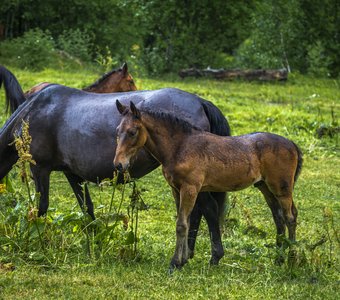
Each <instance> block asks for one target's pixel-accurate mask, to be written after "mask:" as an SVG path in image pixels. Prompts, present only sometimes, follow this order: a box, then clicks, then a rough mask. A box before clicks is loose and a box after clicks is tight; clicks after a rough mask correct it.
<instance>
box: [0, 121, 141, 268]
mask: <svg viewBox="0 0 340 300" xmlns="http://www.w3.org/2000/svg"><path fill="white" fill-rule="evenodd" d="M31 141H32V138H31V136H30V135H29V122H28V121H27V122H25V121H23V124H22V129H21V132H20V134H19V133H17V134H16V136H15V140H14V142H13V144H14V145H15V147H16V150H17V152H18V156H19V159H18V161H17V163H16V166H17V168H18V169H19V174H20V176H21V179H22V182H23V183H24V186H25V190H24V192H23V191H22V190H19V191H18V190H13V191H12V192H10V191H8V190H7V189H5V186H4V184H2V185H1V193H0V197H1V210H0V219H2V220H3V221H1V222H0V242H1V243H0V262H1V261H6V262H7V261H11V260H12V259H18V258H21V259H24V260H25V261H26V260H28V261H31V262H36V263H40V264H43V265H46V266H58V264H59V263H74V261H78V262H81V261H83V262H86V261H87V262H88V261H92V262H94V263H100V262H102V261H106V260H109V259H110V258H111V257H115V258H124V259H126V258H134V257H136V256H137V241H138V238H137V236H138V231H137V230H138V210H139V207H140V203H141V202H142V199H141V195H140V191H139V190H138V188H137V185H136V182H131V183H129V184H123V185H121V184H117V176H115V177H114V179H112V180H106V181H104V182H103V183H102V184H101V189H104V188H105V189H112V190H111V199H110V202H109V203H107V204H104V205H102V207H101V213H98V216H97V219H96V220H92V219H91V218H90V217H89V215H88V214H87V212H86V207H82V208H81V210H79V209H78V210H77V211H75V210H73V211H71V212H69V213H64V212H63V213H61V212H59V211H49V212H48V215H47V216H41V217H38V210H37V206H38V203H39V196H40V195H39V193H37V192H35V189H34V181H33V180H32V178H31V176H30V171H29V165H30V164H33V165H34V164H35V163H36V162H35V161H34V159H33V157H32V155H31V154H30V144H31ZM126 190H129V192H130V193H131V195H130V197H126ZM117 191H118V192H117ZM116 194H117V195H116ZM117 200H118V203H119V205H118V207H117V206H116V205H114V202H116V201H117Z"/></svg>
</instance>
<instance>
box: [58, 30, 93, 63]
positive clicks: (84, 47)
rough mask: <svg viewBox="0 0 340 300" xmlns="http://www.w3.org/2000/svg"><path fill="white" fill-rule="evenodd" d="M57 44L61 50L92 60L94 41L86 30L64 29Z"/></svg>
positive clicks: (83, 59) (82, 58)
mask: <svg viewBox="0 0 340 300" xmlns="http://www.w3.org/2000/svg"><path fill="white" fill-rule="evenodd" d="M57 45H58V48H59V49H60V50H63V51H65V52H66V53H68V54H70V55H71V56H73V57H76V58H79V59H80V60H82V61H87V62H88V61H90V60H91V48H92V42H91V37H90V35H89V34H88V33H87V32H86V31H81V30H79V29H75V30H73V29H69V30H64V31H63V33H62V34H61V35H59V37H58V40H57Z"/></svg>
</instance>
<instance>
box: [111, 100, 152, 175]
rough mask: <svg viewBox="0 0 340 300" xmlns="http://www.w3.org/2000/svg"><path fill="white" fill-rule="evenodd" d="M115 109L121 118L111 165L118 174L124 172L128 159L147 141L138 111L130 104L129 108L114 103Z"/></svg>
mask: <svg viewBox="0 0 340 300" xmlns="http://www.w3.org/2000/svg"><path fill="white" fill-rule="evenodd" d="M116 105H117V109H118V111H119V112H120V114H121V115H122V116H123V119H122V120H121V122H120V124H119V126H118V127H117V149H116V154H115V158H114V161H113V164H114V166H115V168H116V169H117V170H118V171H120V172H125V171H126V170H127V169H128V168H129V165H130V159H131V158H132V157H133V156H135V155H136V153H137V152H138V150H139V149H140V148H142V147H143V146H144V145H145V143H146V140H147V131H146V128H145V127H144V125H143V123H142V117H141V113H140V111H139V110H138V109H137V108H136V106H135V105H134V104H133V103H132V102H130V108H128V107H126V106H124V105H123V104H121V103H120V102H119V101H118V100H117V101H116Z"/></svg>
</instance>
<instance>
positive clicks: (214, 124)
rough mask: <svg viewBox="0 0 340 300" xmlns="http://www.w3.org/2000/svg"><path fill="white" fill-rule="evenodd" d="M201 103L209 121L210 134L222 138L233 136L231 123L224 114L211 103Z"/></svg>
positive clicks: (204, 101)
mask: <svg viewBox="0 0 340 300" xmlns="http://www.w3.org/2000/svg"><path fill="white" fill-rule="evenodd" d="M202 100H203V99H202ZM201 103H202V106H203V109H204V112H205V114H206V116H207V118H208V120H209V124H210V132H211V133H214V134H217V135H221V136H227V135H228V136H229V135H231V131H230V127H229V123H228V121H227V119H226V118H225V117H224V115H223V114H222V112H221V111H220V110H219V109H218V108H217V107H216V106H215V105H214V104H212V103H211V102H210V101H207V100H203V101H202V102H201Z"/></svg>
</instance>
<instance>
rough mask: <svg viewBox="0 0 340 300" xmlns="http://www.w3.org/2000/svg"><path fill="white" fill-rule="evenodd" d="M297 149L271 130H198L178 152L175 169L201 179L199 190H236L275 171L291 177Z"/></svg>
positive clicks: (271, 175) (294, 168)
mask: <svg viewBox="0 0 340 300" xmlns="http://www.w3.org/2000/svg"><path fill="white" fill-rule="evenodd" d="M296 152H297V151H296V146H295V144H294V143H293V142H291V141H290V140H288V139H286V138H284V137H282V136H279V135H276V134H272V133H264V132H259V133H252V134H247V135H241V136H233V137H220V136H216V135H214V134H210V133H206V132H197V133H196V134H194V135H191V136H189V137H188V140H187V142H186V147H183V149H182V151H180V153H179V154H178V155H177V158H179V161H181V163H180V164H179V167H178V169H179V170H185V172H186V173H189V174H190V175H191V176H192V177H197V178H200V180H201V182H202V183H201V184H202V188H201V190H202V191H236V190H241V189H244V188H246V187H248V186H250V185H252V184H255V183H256V182H259V181H261V180H264V179H265V178H267V177H271V178H273V177H276V176H279V175H278V173H280V176H281V174H284V173H286V174H287V176H288V177H289V178H294V172H295V170H296V165H297V153H296ZM292 184H293V182H292Z"/></svg>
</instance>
